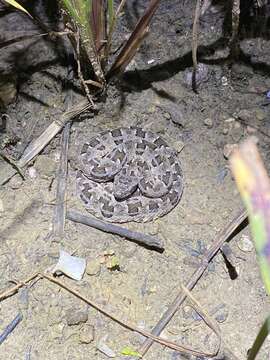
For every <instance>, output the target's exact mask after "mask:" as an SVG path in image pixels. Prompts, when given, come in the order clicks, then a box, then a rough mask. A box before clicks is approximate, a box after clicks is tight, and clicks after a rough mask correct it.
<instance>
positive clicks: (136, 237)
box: [67, 210, 164, 252]
mask: <svg viewBox="0 0 270 360" xmlns="http://www.w3.org/2000/svg"><path fill="white" fill-rule="evenodd" d="M67 218H68V219H69V220H72V221H75V222H79V223H81V224H84V225H87V226H91V227H93V228H95V229H99V230H102V231H104V232H107V233H111V234H116V235H119V236H122V237H124V238H126V239H130V240H133V241H135V242H137V243H138V244H142V245H145V246H148V247H150V248H153V249H155V250H158V251H159V252H162V251H164V247H163V244H162V242H161V240H159V239H158V238H156V237H154V236H150V235H146V234H143V233H139V232H137V231H131V230H129V229H126V228H123V227H121V226H118V225H113V224H109V223H106V222H104V221H101V220H98V219H95V218H93V217H90V216H86V215H83V214H81V213H79V212H78V211H74V210H68V212H67Z"/></svg>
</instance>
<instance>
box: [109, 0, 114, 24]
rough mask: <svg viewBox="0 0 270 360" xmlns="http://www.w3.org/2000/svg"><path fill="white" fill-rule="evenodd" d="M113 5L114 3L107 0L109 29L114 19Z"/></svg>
mask: <svg viewBox="0 0 270 360" xmlns="http://www.w3.org/2000/svg"><path fill="white" fill-rule="evenodd" d="M113 5H114V1H113V0H108V18H109V29H111V27H112V25H113V21H114V17H115V13H114V7H113Z"/></svg>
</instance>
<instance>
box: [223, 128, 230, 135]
mask: <svg viewBox="0 0 270 360" xmlns="http://www.w3.org/2000/svg"><path fill="white" fill-rule="evenodd" d="M228 133H229V128H228V127H224V128H223V130H222V134H223V135H228Z"/></svg>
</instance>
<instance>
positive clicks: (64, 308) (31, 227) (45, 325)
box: [0, 1, 270, 360]
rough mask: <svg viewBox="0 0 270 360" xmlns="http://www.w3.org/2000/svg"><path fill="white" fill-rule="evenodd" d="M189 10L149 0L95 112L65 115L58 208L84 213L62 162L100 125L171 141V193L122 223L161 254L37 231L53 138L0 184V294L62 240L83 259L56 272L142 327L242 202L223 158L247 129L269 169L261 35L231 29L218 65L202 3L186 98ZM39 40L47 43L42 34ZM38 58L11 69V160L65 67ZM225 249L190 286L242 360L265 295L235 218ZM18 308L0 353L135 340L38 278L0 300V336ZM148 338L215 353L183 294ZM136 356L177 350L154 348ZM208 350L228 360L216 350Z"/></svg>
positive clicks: (59, 93) (51, 180)
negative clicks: (155, 207) (175, 163)
mask: <svg viewBox="0 0 270 360" xmlns="http://www.w3.org/2000/svg"><path fill="white" fill-rule="evenodd" d="M193 5H194V4H193V2H191V3H188V4H186V3H185V4H183V5H182V6H180V5H179V4H178V2H176V1H167V2H166V4H163V5H161V6H160V8H159V10H158V11H157V14H156V16H155V17H154V20H153V23H152V26H151V31H150V33H149V36H148V37H147V38H146V40H145V42H144V45H143V46H142V48H141V50H140V52H139V53H138V54H137V56H136V57H135V59H134V61H133V62H132V64H131V65H130V66H129V69H128V71H127V72H126V73H125V75H124V76H123V77H122V78H121V79H119V80H118V81H116V82H114V83H112V84H111V85H110V86H109V87H108V93H107V97H106V98H105V99H104V101H103V102H100V103H99V104H98V106H99V109H100V110H99V112H98V113H96V114H95V115H93V114H88V113H87V114H85V115H83V116H81V117H80V121H76V122H74V123H73V125H72V130H71V137H70V147H69V160H70V162H69V178H68V194H67V200H66V201H67V207H68V208H75V209H78V210H80V211H85V210H84V208H83V206H82V203H81V201H80V200H79V199H78V198H77V196H76V193H75V181H74V167H73V164H74V161H76V157H77V154H78V152H79V149H80V147H81V146H82V144H83V143H84V141H85V140H88V139H89V138H90V137H92V136H93V135H95V134H97V133H99V132H100V131H103V130H106V129H113V128H117V127H121V126H130V125H132V126H133V125H134V126H140V127H143V128H145V129H148V130H152V131H154V132H156V133H158V134H159V135H160V136H161V137H163V138H164V139H165V140H166V141H167V142H168V143H169V145H170V146H171V147H173V148H174V149H176V151H177V152H178V157H179V159H180V161H181V164H182V169H183V173H184V184H185V185H184V186H185V187H184V193H183V196H182V199H181V202H180V203H179V205H178V206H177V207H176V208H175V209H174V210H173V211H171V212H170V213H169V214H168V215H166V216H164V217H162V218H160V219H158V220H155V221H153V222H150V223H144V224H142V223H129V224H127V225H126V226H127V227H128V228H130V229H133V230H138V231H142V232H145V233H147V234H152V235H156V236H158V237H159V238H161V239H162V240H163V241H164V244H165V251H164V252H163V253H162V254H160V253H158V252H155V251H151V250H149V249H146V248H144V247H142V246H139V245H137V244H134V243H132V242H130V241H127V240H124V239H122V238H120V237H118V236H115V235H110V234H105V233H103V232H101V231H99V230H95V229H92V228H88V227H86V226H84V225H81V224H75V223H72V222H70V221H67V222H66V231H65V236H64V238H62V239H55V238H53V237H52V236H51V231H52V219H53V212H54V205H55V202H56V171H57V168H58V165H59V159H60V135H57V136H56V137H55V138H54V139H53V141H51V142H50V144H49V145H48V146H47V147H46V148H45V149H44V150H43V152H42V153H41V154H40V155H39V156H38V157H37V158H36V159H35V160H34V161H33V162H32V163H31V165H30V166H29V167H28V169H27V170H26V173H25V180H24V181H23V180H22V179H21V177H20V176H19V175H16V176H15V177H13V178H12V179H11V180H10V181H9V182H8V183H7V184H5V185H4V186H3V187H2V188H1V189H0V229H1V232H0V238H1V242H0V289H1V290H4V289H7V288H9V287H10V286H12V285H14V282H18V281H22V280H24V279H26V278H27V277H28V276H29V275H31V274H32V273H33V272H36V271H44V270H45V269H48V268H50V267H51V266H53V265H54V264H55V263H56V261H57V259H58V256H59V250H60V249H64V250H66V251H68V252H70V253H72V254H73V255H76V256H79V257H83V258H85V259H86V260H87V269H86V273H85V274H84V277H83V280H81V281H79V282H76V281H73V280H71V279H68V278H66V277H62V278H61V280H62V281H64V282H65V283H66V284H69V285H70V286H71V287H73V288H75V289H76V290H78V291H79V292H80V293H82V294H83V295H84V296H86V297H88V298H89V299H92V300H93V301H95V302H96V303H97V304H99V305H100V306H103V307H104V308H105V309H106V310H107V311H109V312H111V313H112V314H114V315H116V316H118V317H119V318H121V319H122V320H123V321H129V322H132V323H133V324H134V325H136V326H139V327H141V328H143V329H145V330H151V328H152V327H153V326H154V325H155V324H156V322H157V321H158V320H159V319H160V317H161V315H162V314H163V313H164V312H165V311H166V310H167V308H168V306H169V305H170V303H171V302H172V300H173V299H174V297H175V296H176V295H177V293H178V292H179V290H180V286H181V284H185V283H186V282H187V280H188V279H189V278H190V276H191V275H192V274H193V272H194V271H195V270H196V268H197V266H198V265H199V264H200V260H201V258H202V255H203V253H204V251H205V249H206V248H209V246H210V245H211V244H212V243H213V239H214V238H215V236H216V235H217V233H218V231H220V230H221V229H223V228H224V227H225V226H226V224H228V223H229V222H230V221H231V220H232V218H233V217H234V216H235V215H236V214H237V213H238V212H239V211H240V209H242V206H243V205H242V202H241V199H240V197H239V194H238V191H237V189H236V185H235V182H234V180H233V178H232V176H231V173H230V170H229V167H228V160H227V159H226V157H227V156H228V154H229V153H230V151H231V149H232V147H233V145H234V144H238V143H239V142H241V141H242V140H244V139H245V138H247V137H248V136H250V135H256V136H257V137H258V139H259V147H260V150H261V153H262V155H263V158H264V160H265V162H266V166H267V167H268V169H269V155H270V146H269V135H270V128H269V110H270V105H269V106H268V105H266V101H267V99H266V92H267V91H268V90H269V89H270V79H269V67H270V60H269V54H270V47H269V41H268V40H267V39H264V38H262V37H246V38H243V39H242V40H241V51H242V57H241V59H242V61H239V62H236V63H234V64H233V65H232V66H228V64H227V62H226V61H225V60H226V58H227V56H228V53H229V49H228V47H227V46H226V42H224V44H222V45H219V41H220V39H221V38H222V34H223V32H222V31H223V30H222V27H223V15H222V14H223V13H222V11H221V9H219V8H211V9H210V10H209V11H208V13H206V14H205V16H204V17H203V19H202V20H201V22H200V35H199V44H200V49H199V50H200V56H199V59H200V62H202V63H204V64H205V65H206V66H207V74H206V75H205V76H204V78H203V81H202V83H201V84H200V86H199V88H198V93H197V94H196V93H194V92H193V91H192V90H191V88H190V86H189V85H188V84H187V81H186V78H187V76H188V75H187V73H188V71H190V70H191V66H192V61H191V28H192V9H193ZM143 9H144V3H143V2H129V6H128V9H127V13H126V18H124V19H123V25H122V26H123V29H122V31H123V32H124V34H125V33H128V32H129V31H130V29H131V27H132V25H133V24H134V23H135V22H136V19H137V18H138V16H139V14H140V13H142V11H143ZM45 45H46V46H47V47H48V48H49V49H50V46H49V45H48V43H46V44H45ZM45 45H44V43H42V44H41V45H40V44H35V46H38V47H42V46H45ZM34 49H35V47H33V51H34ZM44 56H45V58H44V59H43V60H44V61H45V60H46V56H47V57H48V58H49V60H50V61H48V64H47V65H46V66H45V67H43V68H42V69H38V70H35V69H34V70H33V69H32V70H31V71H28V72H27V71H26V70H24V71H25V72H23V74H24V76H23V77H21V78H20V81H21V82H20V83H19V87H18V93H17V97H16V101H15V102H14V103H12V104H11V105H9V106H8V107H7V108H6V109H5V110H3V111H2V115H3V114H6V115H5V117H6V119H7V124H6V131H5V134H4V135H10V136H15V137H17V138H18V139H19V141H18V142H17V143H16V145H7V147H6V148H5V150H7V151H9V153H10V154H11V155H12V156H16V154H19V153H20V151H21V149H22V147H23V145H24V142H25V141H26V140H27V141H29V140H31V139H35V138H37V136H38V135H39V134H40V133H41V132H42V131H43V130H44V129H45V128H46V127H47V126H48V125H49V124H50V123H51V122H52V121H53V120H54V119H56V118H57V117H59V115H60V114H61V113H62V112H63V111H64V109H65V106H64V104H63V100H64V96H65V91H64V89H63V83H64V80H65V78H66V76H67V71H66V67H65V66H63V65H61V63H60V62H57V61H55V59H56V60H57V52H55V51H54V50H52V49H51V50H50V51H46V54H45V55H44ZM52 59H53V60H52ZM5 61H8V57H7V60H5ZM73 87H74V103H77V102H79V101H80V100H82V99H83V94H82V93H81V92H80V90H79V85H78V82H76V81H75V83H74V85H73ZM2 141H3V135H2ZM2 164H3V163H2ZM1 166H2V165H1ZM227 252H228V257H229V259H230V262H231V263H232V265H233V266H234V267H235V270H236V273H237V276H236V277H235V278H234V279H231V277H230V274H229V272H228V269H227V267H226V264H225V262H224V259H223V257H222V255H221V254H220V253H219V254H218V255H216V256H215V257H214V259H213V261H212V262H211V263H210V265H209V267H208V269H207V271H206V272H205V273H204V275H203V277H202V278H201V279H200V280H199V282H198V284H197V285H196V287H195V289H194V290H193V291H192V294H193V295H194V296H195V298H196V299H197V300H198V301H199V302H200V304H201V305H202V307H203V308H204V309H205V310H206V311H207V312H208V313H209V314H210V315H211V316H212V317H213V318H214V319H215V321H216V322H217V323H218V325H219V327H220V331H221V334H222V339H223V340H224V342H225V343H226V345H227V347H228V348H229V349H230V350H231V351H232V352H233V353H234V354H235V355H236V356H237V357H238V358H239V359H244V358H246V354H247V351H248V349H249V348H250V347H251V345H252V342H253V341H254V339H255V336H256V334H257V332H258V330H259V328H260V326H261V324H262V322H263V320H264V319H265V318H266V316H267V315H268V314H269V298H268V297H267V295H266V292H265V289H264V286H263V283H262V280H261V278H260V274H259V269H258V266H257V262H256V254H255V250H254V247H253V244H252V239H251V236H250V233H249V229H248V227H245V228H244V229H243V230H242V231H240V232H239V233H238V234H237V235H236V236H235V237H234V238H233V239H232V240H231V241H230V243H229V248H227ZM113 255H115V256H116V257H117V258H118V260H119V267H120V270H111V269H110V268H109V266H108V262H106V259H107V260H108V258H110V257H112V256H113ZM18 312H21V313H22V314H23V320H22V322H21V323H20V324H19V325H18V327H17V328H16V329H15V330H14V332H13V333H12V334H11V335H10V336H9V338H8V339H7V340H6V341H5V342H4V343H3V344H2V345H1V346H0V358H1V359H2V358H5V359H16V360H17V359H33V360H36V359H44V360H47V359H48V360H49V359H55V360H58V359H70V360H71V359H72V360H73V359H81V360H84V359H100V360H101V359H106V358H107V356H106V355H104V354H103V353H102V352H100V351H99V350H98V349H97V348H98V347H100V346H101V345H100V344H106V345H107V346H108V347H109V348H110V349H111V350H112V351H113V352H114V353H115V358H116V359H122V358H125V356H122V355H120V352H121V350H122V349H123V348H124V347H125V346H129V347H132V348H134V349H139V347H140V345H141V344H142V343H143V340H144V339H143V337H142V336H140V335H138V334H136V333H133V332H131V331H129V330H127V329H125V328H123V327H121V326H120V325H118V324H117V323H115V322H114V321H112V320H110V319H108V318H106V317H104V316H103V315H102V314H100V313H99V312H97V311H96V310H94V309H93V308H91V307H90V306H87V305H86V304H85V303H83V302H82V301H81V300H79V299H77V298H76V297H74V296H73V295H71V294H69V293H68V292H67V291H65V290H64V289H60V288H59V287H58V286H57V285H55V284H52V283H50V282H48V281H47V280H45V279H43V280H40V281H38V282H36V283H35V282H34V283H33V284H31V286H27V287H24V288H22V289H21V290H20V291H19V292H18V293H17V294H15V295H13V296H11V297H9V298H8V299H6V300H4V301H2V302H1V303H0V330H1V331H3V329H4V328H5V327H6V325H7V324H8V323H9V322H10V321H11V320H12V319H13V318H14V317H15V316H16V314H17V313H18ZM162 335H163V337H165V338H167V339H170V340H172V341H175V342H177V343H179V344H183V345H185V346H187V347H192V348H194V349H197V350H200V351H205V352H208V353H209V352H213V351H215V349H216V346H217V343H218V341H217V337H216V336H215V334H214V333H213V331H212V330H211V329H209V328H208V327H207V326H206V325H205V323H204V322H203V321H202V319H201V318H200V316H198V314H197V313H196V312H195V311H194V310H193V309H192V307H190V304H189V302H185V303H184V304H183V305H182V306H181V308H180V310H179V311H178V313H177V314H176V315H175V316H174V318H173V319H172V321H171V322H170V324H169V325H168V326H167V327H166V329H165V330H164V332H163V333H162ZM269 350H270V342H269V340H267V341H266V342H265V345H264V346H263V349H262V350H261V353H260V355H259V357H258V358H259V359H263V360H266V359H269ZM144 358H145V359H149V360H154V359H157V358H159V359H162V360H177V359H184V358H185V357H184V356H183V355H180V354H179V353H177V352H176V351H173V350H170V349H168V348H165V347H164V346H161V345H158V344H154V345H153V346H152V347H151V349H150V350H149V351H148V353H147V354H146V355H145V357H144ZM219 358H220V359H230V358H232V357H231V356H230V354H228V353H226V352H225V354H222V353H221V354H220V357H219Z"/></svg>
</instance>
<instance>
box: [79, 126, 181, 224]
mask: <svg viewBox="0 0 270 360" xmlns="http://www.w3.org/2000/svg"><path fill="white" fill-rule="evenodd" d="M78 168H79V170H78V172H77V190H78V195H79V197H80V198H81V200H82V201H83V203H84V205H85V207H86V208H87V210H88V211H89V212H90V213H91V214H93V215H95V216H96V217H98V218H101V219H103V220H106V221H109V222H118V223H122V222H128V221H139V222H145V221H150V220H153V219H156V218H158V217H160V216H163V215H165V214H167V213H168V212H169V211H171V210H172V209H173V208H174V207H175V206H176V205H177V204H178V202H179V200H180V198H181V195H182V191H183V175H182V170H181V166H180V163H179V160H178V159H177V156H176V152H175V151H174V150H172V149H171V148H169V146H168V145H167V144H166V142H165V141H164V140H163V139H162V138H161V137H160V136H158V135H156V134H154V133H152V132H151V131H145V130H143V129H141V128H119V129H115V130H112V131H105V132H103V133H101V134H99V135H97V136H95V137H93V138H92V139H90V141H89V142H87V143H85V144H84V145H83V147H82V150H81V154H80V164H79V167H78Z"/></svg>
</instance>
